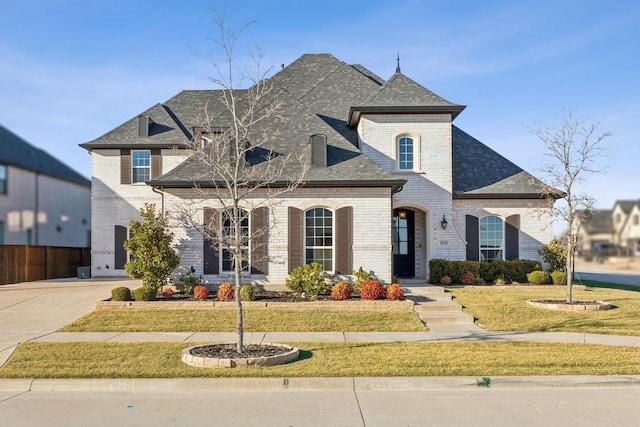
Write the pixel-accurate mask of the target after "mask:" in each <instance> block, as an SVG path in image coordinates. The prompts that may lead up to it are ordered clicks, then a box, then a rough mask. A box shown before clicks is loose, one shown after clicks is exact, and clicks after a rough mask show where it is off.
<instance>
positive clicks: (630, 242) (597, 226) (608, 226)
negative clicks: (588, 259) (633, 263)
mask: <svg viewBox="0 0 640 427" xmlns="http://www.w3.org/2000/svg"><path fill="white" fill-rule="evenodd" d="M600 248H607V252H608V253H611V252H615V253H618V254H619V255H627V256H640V200H618V201H616V202H615V204H614V205H613V209H612V210H593V211H591V212H590V213H589V215H588V216H587V219H586V221H585V223H584V224H583V225H582V227H581V228H580V231H579V233H578V249H579V250H580V251H581V252H597V251H598V250H599V249H600Z"/></svg>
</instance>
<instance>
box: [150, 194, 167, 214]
mask: <svg viewBox="0 0 640 427" xmlns="http://www.w3.org/2000/svg"><path fill="white" fill-rule="evenodd" d="M160 188H162V187H160ZM151 191H153V192H154V193H157V194H159V195H160V197H161V198H162V201H161V202H160V209H161V210H160V212H162V216H163V217H164V192H163V191H162V190H158V188H157V187H151Z"/></svg>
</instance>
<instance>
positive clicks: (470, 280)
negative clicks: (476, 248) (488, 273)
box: [460, 271, 476, 285]
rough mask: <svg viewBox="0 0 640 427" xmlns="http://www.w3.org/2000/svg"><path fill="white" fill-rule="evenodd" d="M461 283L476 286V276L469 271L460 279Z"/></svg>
mask: <svg viewBox="0 0 640 427" xmlns="http://www.w3.org/2000/svg"><path fill="white" fill-rule="evenodd" d="M460 283H462V284H463V285H475V284H476V275H475V274H473V273H472V272H470V271H468V272H466V273H464V274H463V275H462V276H461V277H460Z"/></svg>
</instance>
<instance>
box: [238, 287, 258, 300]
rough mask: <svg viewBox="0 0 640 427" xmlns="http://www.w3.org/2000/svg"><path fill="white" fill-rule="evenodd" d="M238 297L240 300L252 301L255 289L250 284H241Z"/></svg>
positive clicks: (254, 297) (254, 296)
mask: <svg viewBox="0 0 640 427" xmlns="http://www.w3.org/2000/svg"><path fill="white" fill-rule="evenodd" d="M240 299H241V300H242V301H254V300H255V299H256V289H255V288H254V287H253V286H251V285H242V287H241V288H240Z"/></svg>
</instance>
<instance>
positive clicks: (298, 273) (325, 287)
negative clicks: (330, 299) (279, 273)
mask: <svg viewBox="0 0 640 427" xmlns="http://www.w3.org/2000/svg"><path fill="white" fill-rule="evenodd" d="M286 285H287V288H289V289H291V290H292V291H293V292H295V293H298V294H301V293H302V292H306V293H307V295H309V296H318V295H326V294H329V293H330V292H331V283H329V282H328V280H327V272H326V271H324V269H323V268H322V265H320V264H318V263H317V262H314V263H311V264H307V265H305V266H303V267H296V268H294V269H293V271H292V272H291V274H289V277H288V278H287V281H286Z"/></svg>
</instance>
